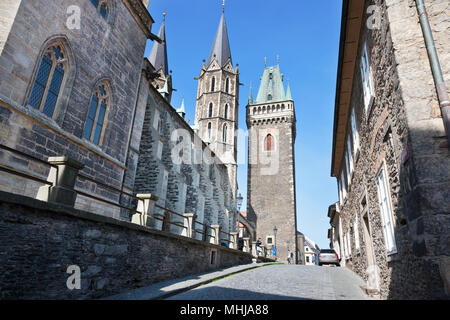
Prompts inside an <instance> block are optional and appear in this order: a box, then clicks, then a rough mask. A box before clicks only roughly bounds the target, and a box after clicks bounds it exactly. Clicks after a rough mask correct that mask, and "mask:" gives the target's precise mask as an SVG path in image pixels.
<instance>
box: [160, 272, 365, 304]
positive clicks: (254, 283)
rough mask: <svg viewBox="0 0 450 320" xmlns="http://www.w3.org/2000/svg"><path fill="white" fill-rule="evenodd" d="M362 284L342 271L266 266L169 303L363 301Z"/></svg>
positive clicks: (195, 290) (220, 281) (361, 281)
mask: <svg viewBox="0 0 450 320" xmlns="http://www.w3.org/2000/svg"><path fill="white" fill-rule="evenodd" d="M362 285H364V281H363V280H362V279H360V278H358V277H357V276H356V275H355V274H354V273H352V272H351V271H350V270H347V269H345V268H336V267H317V266H304V265H271V266H265V267H261V268H257V269H253V270H249V271H245V272H242V273H239V274H235V275H232V276H229V277H227V278H224V279H221V280H217V281H214V282H211V283H209V284H207V285H204V286H201V287H198V288H196V289H193V290H190V291H187V292H184V293H181V294H178V295H176V296H173V297H171V298H169V300H292V299H313V300H366V299H368V297H367V296H366V295H365V294H364V292H363V290H362V289H361V288H360V286H362Z"/></svg>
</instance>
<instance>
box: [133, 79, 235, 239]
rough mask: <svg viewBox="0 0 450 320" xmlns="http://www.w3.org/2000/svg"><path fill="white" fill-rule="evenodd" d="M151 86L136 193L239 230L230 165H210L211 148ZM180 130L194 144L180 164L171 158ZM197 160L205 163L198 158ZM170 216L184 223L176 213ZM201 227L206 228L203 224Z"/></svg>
mask: <svg viewBox="0 0 450 320" xmlns="http://www.w3.org/2000/svg"><path fill="white" fill-rule="evenodd" d="M147 90H149V92H150V94H149V95H148V102H147V106H146V111H145V116H144V121H143V131H142V138H141V141H140V146H139V161H138V165H137V173H136V183H135V192H136V193H138V194H139V193H151V194H154V195H156V196H157V197H158V198H159V199H158V201H157V204H158V205H160V206H162V207H165V208H167V209H170V210H173V211H175V212H177V213H180V214H184V213H195V214H197V216H198V218H197V221H198V222H200V223H205V224H207V225H217V224H219V225H220V226H221V227H222V230H223V231H224V232H227V233H229V232H234V231H235V230H234V226H235V223H234V221H235V220H236V218H235V214H234V212H235V209H234V199H233V196H232V194H233V189H234V187H233V182H232V181H230V180H229V178H228V171H227V167H226V166H225V165H223V164H222V163H221V162H220V161H219V159H217V158H214V159H213V161H214V162H213V163H212V164H208V163H207V162H206V160H205V158H204V157H202V155H201V154H202V153H208V152H209V153H211V151H210V149H209V148H208V147H207V146H206V145H205V144H204V143H203V142H202V141H201V140H200V138H199V137H198V136H197V135H196V134H195V133H194V131H193V130H192V129H191V128H190V127H189V126H188V124H187V123H186V122H185V121H184V119H183V118H182V117H180V116H179V115H178V113H177V112H176V111H175V109H174V108H173V107H172V106H171V105H170V104H168V103H167V101H166V100H164V98H163V97H162V96H161V95H160V94H159V93H157V91H156V90H155V89H154V88H153V87H149V88H148V89H147ZM178 129H181V130H183V132H184V133H185V134H186V136H185V138H186V139H188V140H190V144H189V148H191V157H190V159H188V161H187V162H188V163H186V162H183V163H182V164H181V165H178V164H175V163H174V162H173V158H172V155H173V152H174V154H175V152H176V150H178V149H176V146H177V145H178V142H177V138H178V136H174V139H172V135H173V134H176V132H175V131H176V130H178ZM180 132H181V131H180ZM183 139H184V138H183ZM195 141H197V142H198V144H197V145H195V144H196V143H197V142H195ZM174 150H175V151H174ZM196 152H197V155H195V153H196ZM195 156H198V158H195ZM196 159H199V160H200V163H197V162H195V161H196ZM189 161H190V163H189ZM156 212H157V213H161V214H164V212H163V210H162V209H160V208H156ZM170 219H171V221H175V222H180V223H182V222H183V219H182V218H181V217H178V216H176V215H174V214H171V216H170ZM196 228H197V229H198V230H201V229H202V227H201V226H200V225H196ZM170 231H171V232H173V233H175V234H180V233H181V232H182V230H181V229H180V228H178V227H177V226H171V230H170ZM198 237H199V238H200V237H201V235H198ZM222 237H224V235H222ZM225 238H227V237H225Z"/></svg>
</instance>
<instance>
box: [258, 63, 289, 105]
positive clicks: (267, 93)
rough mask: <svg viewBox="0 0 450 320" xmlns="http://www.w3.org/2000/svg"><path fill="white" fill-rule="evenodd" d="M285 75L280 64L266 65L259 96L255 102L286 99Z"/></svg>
mask: <svg viewBox="0 0 450 320" xmlns="http://www.w3.org/2000/svg"><path fill="white" fill-rule="evenodd" d="M286 100H287V98H286V94H285V92H284V85H283V77H282V75H281V72H280V67H279V66H278V65H276V66H271V67H266V68H265V69H264V74H263V76H262V78H261V84H260V86H259V91H258V96H257V98H256V100H255V101H254V104H261V103H270V102H277V101H286Z"/></svg>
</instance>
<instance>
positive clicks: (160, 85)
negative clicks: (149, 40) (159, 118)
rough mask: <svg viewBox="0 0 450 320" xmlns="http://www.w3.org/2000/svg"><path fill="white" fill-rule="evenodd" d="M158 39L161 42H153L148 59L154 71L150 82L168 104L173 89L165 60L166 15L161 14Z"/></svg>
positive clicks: (167, 63)
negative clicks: (154, 73)
mask: <svg viewBox="0 0 450 320" xmlns="http://www.w3.org/2000/svg"><path fill="white" fill-rule="evenodd" d="M158 38H159V39H161V42H156V41H155V44H154V45H153V47H152V50H151V51H150V55H149V58H148V60H149V61H150V63H151V64H152V65H153V66H154V67H155V71H156V76H155V77H154V78H153V80H152V85H153V86H154V87H155V88H156V89H157V90H158V92H159V93H160V94H161V95H162V96H163V97H164V99H166V100H167V102H169V104H170V101H171V100H172V92H173V88H172V75H171V72H172V71H170V73H169V62H168V59H167V42H166V13H164V14H163V22H162V24H161V27H160V28H159V32H158Z"/></svg>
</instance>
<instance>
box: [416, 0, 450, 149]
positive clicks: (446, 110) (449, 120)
mask: <svg viewBox="0 0 450 320" xmlns="http://www.w3.org/2000/svg"><path fill="white" fill-rule="evenodd" d="M415 1H416V7H417V11H418V13H419V20H420V26H421V27H422V32H423V37H424V39H425V45H426V47H427V52H428V59H429V60H430V65H431V71H432V73H433V78H434V84H435V87H436V92H437V96H438V100H439V104H440V107H441V113H442V120H443V122H444V128H445V133H446V135H447V141H446V142H444V143H442V144H441V147H443V148H444V147H447V148H448V147H449V146H450V100H449V98H448V93H447V86H446V85H445V81H444V77H443V76H442V69H441V65H440V63H439V57H438V55H437V51H436V47H435V45H434V39H433V34H432V32H431V27H430V22H429V21H428V15H427V11H426V8H425V3H424V0H415Z"/></svg>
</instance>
